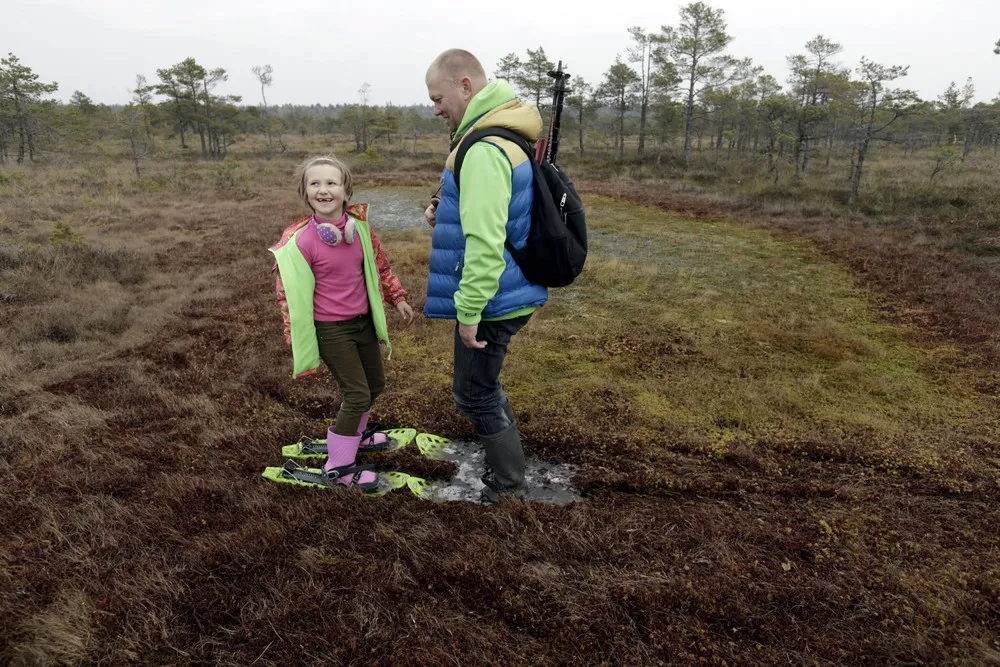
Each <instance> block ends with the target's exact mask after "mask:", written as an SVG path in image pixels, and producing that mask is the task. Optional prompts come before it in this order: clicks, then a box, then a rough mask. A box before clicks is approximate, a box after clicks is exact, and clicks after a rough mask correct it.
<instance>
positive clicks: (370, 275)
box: [271, 218, 392, 378]
mask: <svg viewBox="0 0 1000 667" xmlns="http://www.w3.org/2000/svg"><path fill="white" fill-rule="evenodd" d="M307 224H308V223H307ZM354 224H355V225H356V229H357V234H358V238H360V239H361V250H362V253H363V255H364V268H365V289H366V291H367V292H368V307H369V308H370V309H371V313H372V320H373V321H374V323H375V334H376V335H377V336H378V338H379V340H383V341H385V345H386V348H388V350H389V356H390V357H391V356H392V345H391V344H390V343H389V331H388V326H387V325H386V320H385V308H383V307H382V294H381V292H379V278H378V269H377V268H376V267H375V251H374V249H373V248H372V236H371V231H370V229H369V227H368V223H367V222H364V221H363V220H358V219H357V218H354ZM302 229H305V225H302V227H301V228H300V229H299V230H298V231H296V232H295V233H294V234H292V236H291V237H290V238H289V239H288V242H287V243H285V245H283V246H281V247H280V248H278V249H277V250H272V251H271V252H272V254H273V255H274V259H275V261H276V262H277V263H278V273H279V275H281V282H282V284H283V285H284V287H285V299H286V300H287V302H288V319H289V323H290V329H291V334H292V377H296V378H297V377H299V376H301V375H305V374H307V373H310V372H312V371H314V370H316V369H317V368H319V367H320V364H321V363H322V360H321V359H320V356H319V341H318V340H317V339H316V322H315V320H314V319H313V294H314V293H315V291H316V277H315V276H314V275H313V272H312V268H310V266H309V262H307V261H306V258H305V257H304V256H303V255H302V251H301V250H299V245H298V243H296V241H295V240H296V238H298V235H299V234H301V233H302Z"/></svg>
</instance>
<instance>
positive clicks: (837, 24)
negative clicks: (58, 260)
mask: <svg viewBox="0 0 1000 667" xmlns="http://www.w3.org/2000/svg"><path fill="white" fill-rule="evenodd" d="M681 4H686V3H678V2H670V1H663V0H660V1H652V0H611V1H607V0H604V1H602V2H594V1H593V0H561V1H560V2H546V1H545V0H531V1H528V0H502V1H501V2H481V1H480V2H476V1H474V0H464V1H462V2H458V1H457V0H423V1H421V0H387V1H379V0H370V1H367V2H365V1H363V0H362V1H353V2H346V1H344V0H340V1H339V2H338V0H322V1H320V0H286V1H284V2H279V1H277V0H238V1H237V0H163V1H162V2H149V1H148V0H28V1H25V0H0V10H2V11H0V54H4V55H5V54H6V53H7V52H13V53H14V54H15V55H16V56H18V57H19V58H20V59H21V61H22V62H23V63H24V64H26V65H28V66H29V67H31V68H33V69H34V71H35V73H37V74H38V75H39V76H40V78H41V80H43V81H56V82H58V84H59V91H58V93H56V95H55V97H57V98H60V99H63V100H67V99H69V96H70V95H71V94H72V93H73V91H74V90H81V91H83V92H84V93H86V94H87V95H89V96H90V97H91V98H92V99H93V100H94V101H95V102H105V103H116V102H124V101H126V100H127V98H128V93H127V92H126V90H127V89H128V88H129V87H130V86H132V85H133V84H134V81H135V75H136V74H138V73H141V74H144V75H145V76H146V77H147V78H148V79H149V80H150V82H155V81H156V80H157V77H156V70H157V69H158V68H166V67H169V66H171V65H173V64H175V63H177V62H179V61H181V60H183V59H184V58H186V57H189V56H191V57H194V58H195V59H196V60H197V61H198V63H199V64H201V65H203V66H205V67H208V68H216V67H223V68H225V69H226V70H227V71H228V73H229V81H228V82H226V83H223V84H221V85H220V87H219V88H218V91H219V92H220V93H228V94H239V95H243V100H244V102H245V103H248V104H255V103H257V102H258V101H259V89H258V86H257V84H256V82H255V80H254V78H253V75H252V74H251V73H250V67H251V66H252V65H263V64H270V65H272V66H273V68H274V84H273V86H272V87H271V88H270V89H268V93H267V95H268V102H269V103H271V104H282V103H296V104H312V103H321V104H336V103H350V102H356V101H357V99H358V93H357V91H358V89H359V88H360V87H361V85H362V84H363V83H365V82H367V83H369V84H371V93H370V96H369V99H370V101H371V102H372V103H375V104H383V103H385V102H392V103H394V104H411V103H423V102H426V101H427V93H426V89H425V88H424V83H423V81H424V73H425V71H426V68H427V65H428V64H429V63H430V61H431V60H432V59H433V58H434V56H435V55H437V53H439V52H440V51H442V50H443V49H445V48H449V47H460V48H466V49H469V50H470V51H472V52H473V53H475V54H476V55H477V56H478V57H479V59H480V60H481V61H482V63H483V66H484V67H485V68H486V69H487V72H488V73H490V74H491V75H492V71H493V69H495V66H496V63H497V62H498V61H499V59H500V58H501V56H503V55H504V54H506V53H509V52H511V51H514V52H516V53H518V54H519V55H521V56H522V57H523V55H524V52H525V50H526V49H528V48H537V47H538V46H543V47H544V48H545V52H546V54H547V55H548V57H549V58H550V59H551V60H553V61H556V60H559V59H562V60H563V61H564V62H566V63H567V64H568V66H569V70H570V72H571V73H572V74H573V75H581V76H583V77H584V78H585V79H587V81H588V82H591V83H597V82H599V81H600V80H601V78H602V77H603V74H604V72H605V71H606V70H607V69H608V67H609V66H610V65H611V64H612V63H613V62H614V59H615V55H616V54H619V53H620V54H622V57H623V58H624V57H625V51H626V49H627V48H628V46H629V41H630V40H629V36H628V33H627V32H626V31H627V29H628V28H629V27H630V26H641V27H643V28H645V29H647V30H651V31H658V30H659V29H660V26H662V25H676V24H677V22H678V7H680V6H681ZM708 4H709V5H711V6H712V7H717V8H722V9H724V10H725V12H726V20H727V21H728V24H729V32H730V34H731V35H733V36H734V37H735V39H734V41H733V42H732V44H731V45H730V48H729V52H730V53H731V54H732V55H734V56H738V57H746V56H749V57H751V58H753V60H754V62H755V63H757V64H759V65H763V66H764V68H765V71H766V72H767V73H769V74H772V75H773V76H775V77H776V78H777V79H778V80H779V81H780V82H781V83H782V84H784V82H785V79H786V77H787V73H788V72H787V66H786V63H785V56H787V55H789V54H793V53H804V52H805V43H806V41H808V40H809V39H811V38H812V37H814V36H816V35H817V34H823V35H825V36H826V37H828V38H830V39H832V40H834V41H836V42H839V43H840V44H841V45H842V46H843V52H842V54H841V56H840V58H839V61H840V62H841V64H843V65H845V66H850V67H851V68H852V69H853V68H854V67H856V66H857V63H858V60H859V59H860V58H861V56H867V57H868V58H869V59H871V60H874V61H876V62H879V63H882V64H885V65H909V66H910V73H909V76H908V77H906V78H905V79H903V80H901V81H900V84H902V85H904V86H906V87H909V88H912V89H914V90H916V91H917V92H918V93H919V94H920V95H921V96H922V97H924V98H925V99H934V98H936V97H937V96H938V95H939V94H940V93H941V92H942V91H943V90H944V89H945V88H946V87H947V86H948V83H949V82H950V81H955V82H956V83H957V84H958V85H959V86H961V85H962V84H963V83H964V81H965V79H966V78H967V77H970V76H971V77H972V78H973V80H974V83H975V86H976V92H977V100H982V101H989V100H991V99H993V98H995V97H997V95H998V94H1000V56H996V55H994V54H993V45H994V44H995V43H996V41H997V39H998V38H1000V0H954V1H950V2H946V1H941V0H840V1H839V2H837V1H831V2H825V3H818V2H804V1H803V0H764V1H762V2H748V1H746V0H743V1H737V0H715V1H710V2H709V3H708ZM501 7H502V8H504V10H505V11H504V12H503V13H501V12H499V11H498V8H501Z"/></svg>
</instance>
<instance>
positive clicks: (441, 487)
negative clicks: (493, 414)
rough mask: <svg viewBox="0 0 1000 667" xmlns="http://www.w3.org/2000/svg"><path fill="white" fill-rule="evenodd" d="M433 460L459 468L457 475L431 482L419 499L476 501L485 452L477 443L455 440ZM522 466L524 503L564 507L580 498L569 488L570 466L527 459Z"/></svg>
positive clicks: (480, 487) (439, 451)
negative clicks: (525, 483)
mask: <svg viewBox="0 0 1000 667" xmlns="http://www.w3.org/2000/svg"><path fill="white" fill-rule="evenodd" d="M432 457H433V458H436V459H441V460H444V461H451V462H452V463H454V464H456V465H457V466H458V472H457V473H456V474H455V476H454V477H452V478H451V479H450V480H440V481H437V482H434V483H432V484H431V485H430V486H428V487H427V488H426V489H424V492H423V493H422V494H421V497H423V498H426V499H428V500H440V501H449V500H464V501H471V502H479V493H480V492H481V491H482V490H483V483H482V482H481V481H480V479H479V477H480V476H481V475H482V474H483V471H484V470H485V466H486V451H485V450H484V449H483V446H482V445H481V444H480V443H478V442H463V441H458V440H456V441H453V442H451V443H449V444H447V445H444V446H442V447H441V448H440V449H439V450H438V451H437V452H435V453H434V454H433V455H432ZM525 463H526V466H525V481H526V482H527V485H528V492H527V494H526V495H525V499H526V500H531V501H536V502H541V503H551V504H555V505H565V504H567V503H572V502H577V501H579V500H582V499H583V498H581V496H580V494H579V493H577V492H576V491H575V490H574V489H573V488H572V487H571V486H570V480H571V479H572V478H573V473H574V471H573V468H572V467H571V466H570V465H569V464H566V463H549V462H547V461H541V460H539V459H536V458H534V457H530V456H529V457H527V460H526V462H525Z"/></svg>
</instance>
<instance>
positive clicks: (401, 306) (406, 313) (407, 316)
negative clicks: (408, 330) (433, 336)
mask: <svg viewBox="0 0 1000 667" xmlns="http://www.w3.org/2000/svg"><path fill="white" fill-rule="evenodd" d="M396 310H397V311H399V314H400V315H401V316H402V317H403V323H404V324H406V325H409V324H410V322H412V321H413V309H412V308H410V304H408V303H406V301H405V300H403V301H400V302H399V303H397V304H396Z"/></svg>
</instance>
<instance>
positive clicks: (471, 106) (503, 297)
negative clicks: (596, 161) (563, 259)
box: [424, 49, 548, 504]
mask: <svg viewBox="0 0 1000 667" xmlns="http://www.w3.org/2000/svg"><path fill="white" fill-rule="evenodd" d="M426 83H427V93H428V95H430V98H431V101H432V102H433V103H434V113H435V115H438V116H441V117H442V118H444V120H445V121H446V122H447V123H448V127H449V128H450V129H451V132H452V139H451V154H450V155H449V156H448V159H447V161H446V162H445V168H444V172H443V173H442V175H441V190H440V198H439V199H438V200H436V201H435V203H433V204H432V205H431V206H430V207H428V209H427V211H426V212H425V216H426V217H427V222H428V224H430V225H431V226H432V227H434V234H433V236H432V241H431V259H430V272H429V275H428V279H427V304H426V305H425V306H424V315H425V316H426V317H434V318H444V319H456V320H457V323H456V326H455V370H454V379H453V383H452V391H453V393H454V396H455V404H456V405H457V406H458V409H459V410H461V411H462V414H464V415H465V416H466V417H468V418H469V419H470V420H471V421H472V424H473V426H474V427H475V429H476V433H477V434H478V435H479V438H480V439H481V440H482V442H483V445H484V447H485V449H486V474H484V475H483V478H482V479H483V483H484V484H485V485H486V488H485V489H483V494H482V500H483V502H485V503H489V504H492V503H496V502H498V501H499V498H500V494H505V493H514V494H521V493H523V491H524V490H525V482H524V452H523V450H522V448H521V435H520V433H519V432H518V430H517V424H516V423H515V420H514V411H513V409H512V408H511V405H510V400H509V399H508V398H507V396H506V395H505V394H504V391H503V386H502V385H501V384H500V370H501V368H502V367H503V362H504V358H505V357H506V355H507V346H508V345H509V344H510V340H511V337H512V336H513V335H514V334H516V333H517V332H518V331H519V330H520V329H521V327H523V326H524V325H525V324H527V322H528V319H529V318H530V317H531V314H532V313H533V312H534V311H535V309H536V308H537V307H538V306H541V305H542V304H544V303H545V301H546V300H547V299H548V290H546V288H544V287H541V286H539V285H535V284H533V283H530V282H528V280H527V279H526V278H525V277H524V274H523V273H521V270H520V269H519V268H518V266H517V264H516V263H515V262H514V260H513V259H512V258H511V256H510V253H509V252H507V251H506V250H505V249H504V241H505V240H510V242H511V243H512V244H513V246H514V247H515V248H521V247H523V246H524V244H525V243H526V242H527V239H528V230H529V227H530V224H531V205H532V201H533V190H532V185H533V173H532V168H531V164H530V162H529V161H528V160H529V158H528V156H527V155H526V154H525V153H524V151H522V150H521V149H520V148H518V146H517V145H516V144H514V143H512V142H510V141H508V140H506V139H501V138H499V137H488V138H486V139H484V140H482V141H479V142H477V143H476V144H474V145H473V146H471V147H470V148H469V150H468V153H467V154H466V156H465V161H464V162H463V164H462V173H461V179H460V181H461V192H460V191H459V187H458V185H457V184H456V182H455V174H454V172H453V168H454V164H455V155H456V151H457V149H458V146H459V144H460V143H461V141H462V137H463V136H465V135H466V134H468V133H469V132H470V131H472V130H474V129H480V128H484V127H497V126H499V127H504V128H507V129H510V130H513V131H515V132H517V133H518V134H520V135H521V136H523V137H524V138H525V139H526V140H527V141H528V143H529V144H531V143H534V142H535V141H536V140H537V139H538V135H539V134H540V133H541V130H542V117H541V115H540V114H539V113H538V109H537V107H535V106H528V105H523V104H521V103H520V102H519V101H518V100H517V98H516V96H515V95H514V90H513V89H512V88H511V86H510V84H509V83H507V82H506V81H502V80H500V81H493V82H491V83H489V84H487V82H486V73H485V72H484V71H483V66H482V65H481V64H480V63H479V61H478V60H477V59H476V57H475V56H473V55H472V54H471V53H469V52H468V51H463V50H460V49H450V50H448V51H445V52H444V53H442V54H441V55H439V56H438V57H437V58H435V60H434V62H433V63H431V66H430V67H429V68H428V70H427V77H426Z"/></svg>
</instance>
